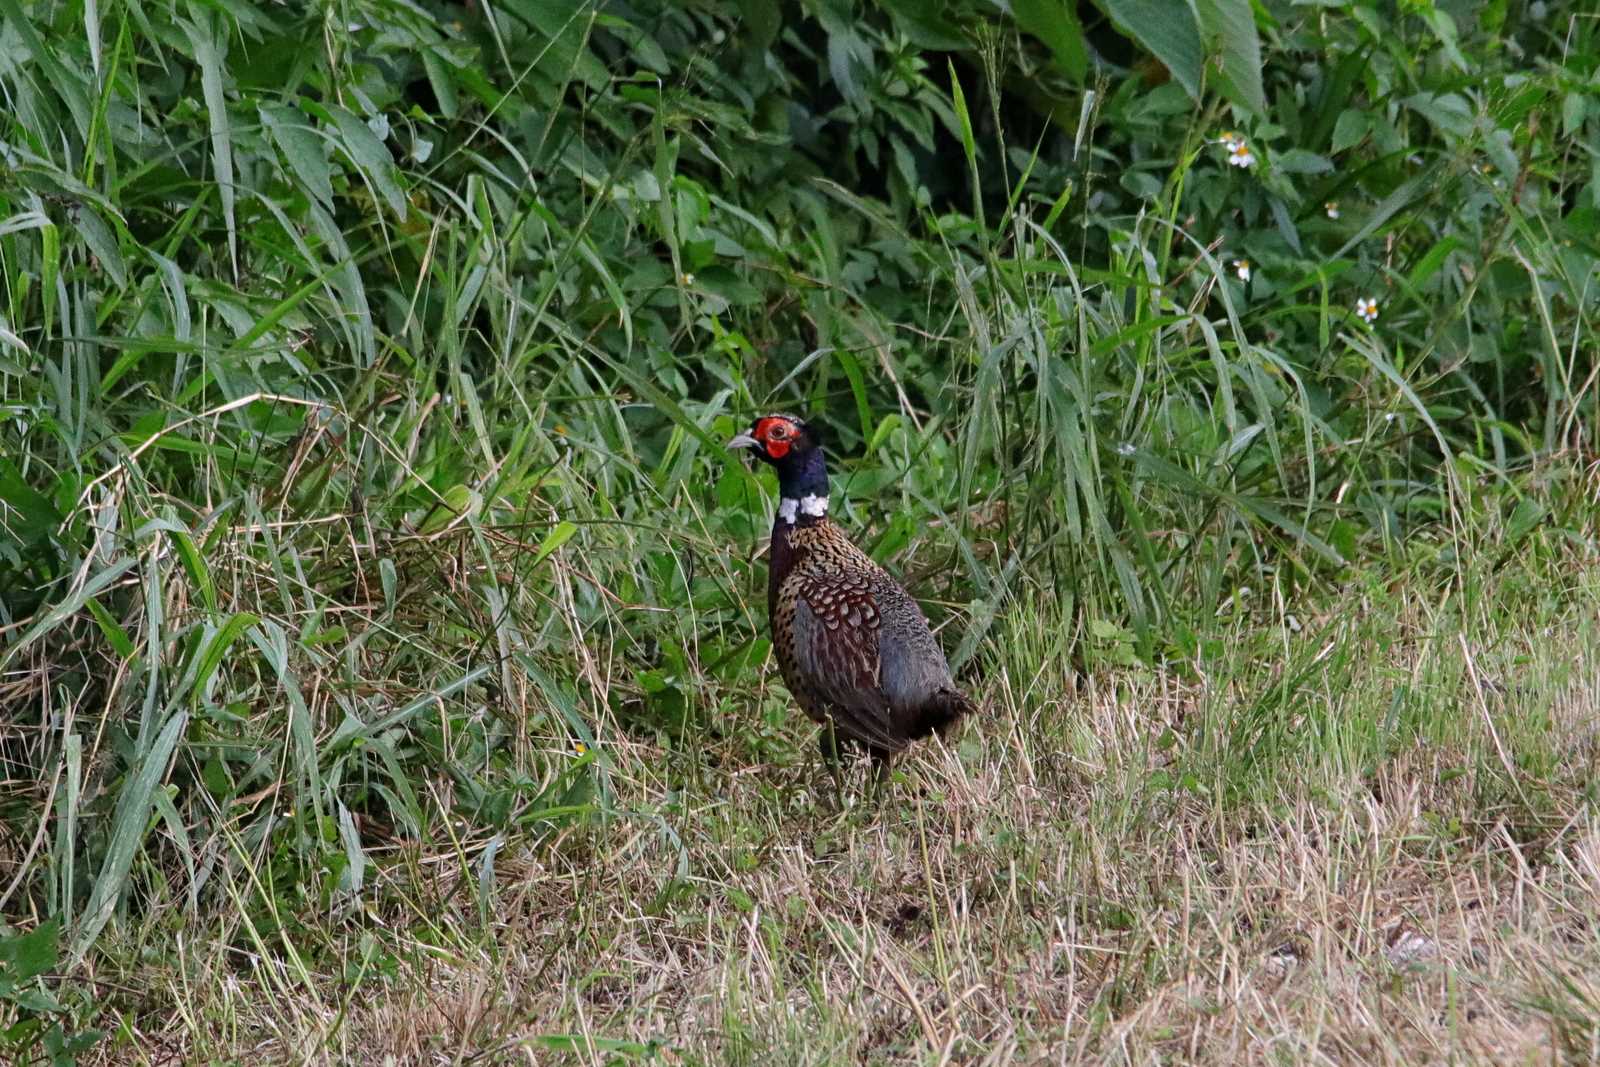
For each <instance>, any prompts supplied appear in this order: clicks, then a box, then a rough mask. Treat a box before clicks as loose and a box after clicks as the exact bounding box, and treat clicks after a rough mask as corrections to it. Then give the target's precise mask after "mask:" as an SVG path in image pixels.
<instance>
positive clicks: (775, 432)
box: [767, 422, 789, 440]
mask: <svg viewBox="0 0 1600 1067" xmlns="http://www.w3.org/2000/svg"><path fill="white" fill-rule="evenodd" d="M767 436H768V437H776V438H778V439H779V440H782V439H783V438H785V437H788V436H789V427H787V426H785V425H784V424H783V423H781V422H780V423H778V424H777V425H776V426H774V427H773V428H772V429H770V430H768V431H767Z"/></svg>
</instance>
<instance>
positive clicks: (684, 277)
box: [678, 273, 694, 285]
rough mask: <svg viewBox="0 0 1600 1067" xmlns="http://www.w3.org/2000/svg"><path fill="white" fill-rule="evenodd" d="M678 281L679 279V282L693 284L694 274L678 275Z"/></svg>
mask: <svg viewBox="0 0 1600 1067" xmlns="http://www.w3.org/2000/svg"><path fill="white" fill-rule="evenodd" d="M678 281H679V283H681V284H683V285H693V284H694V275H693V274H688V273H685V274H682V275H680V276H679V277H678Z"/></svg>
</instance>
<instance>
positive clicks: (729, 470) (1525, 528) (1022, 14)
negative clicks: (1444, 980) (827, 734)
mask: <svg viewBox="0 0 1600 1067" xmlns="http://www.w3.org/2000/svg"><path fill="white" fill-rule="evenodd" d="M1159 6H1160V5H1153V4H1148V3H1135V2H1129V0H1122V2H1112V0H1106V2H1105V3H1103V4H1099V5H1091V4H1082V5H1078V6H1077V7H1076V8H1073V7H1072V6H1071V5H1061V4H1056V3H1051V2H1048V0H1030V2H1028V3H1023V2H1021V0H1014V2H1013V3H1012V4H1011V5H1010V10H1009V11H1007V10H1002V8H1003V7H1004V5H996V4H990V3H984V2H979V0H956V2H950V3H945V4H941V5H925V4H920V3H912V2H906V0H897V2H890V0H883V2H880V3H875V4H874V3H863V4H857V5H851V4H848V3H843V2H837V0H807V2H803V3H780V2H778V0H762V2H754V3H746V2H739V0H703V2H699V3H695V4H689V5H681V4H676V3H667V2H657V0H639V2H635V3H616V4H613V3H599V4H597V3H593V2H587V0H505V2H503V3H488V2H484V0H477V2H473V3H465V4H453V3H446V2H443V0H424V2H420V3H409V2H389V0H370V2H367V0H352V2H349V3H341V4H323V5H294V4H290V5H278V4H251V3H224V4H215V5H202V4H198V3H189V4H178V3H166V2H162V3H154V4H152V3H144V4H140V3H100V4H96V3H93V2H77V0H74V2H64V3H61V2H54V3H44V2H37V0H0V17H3V23H0V98H3V100H4V105H5V106H4V116H3V118H0V706H3V707H4V709H5V715H6V722H5V724H4V727H3V732H0V760H3V761H4V765H5V772H4V775H3V778H4V779H5V785H4V791H3V793H0V825H3V826H4V828H5V837H6V838H7V839H8V840H7V843H6V844H5V845H4V850H3V851H0V883H3V884H0V894H3V897H0V907H3V909H4V912H5V914H7V915H9V916H15V917H17V918H19V919H20V918H22V917H29V918H30V919H44V918H48V919H49V920H51V921H52V922H53V923H55V924H57V926H58V927H59V929H60V931H61V937H62V942H61V948H60V955H61V959H62V961H63V962H62V964H61V966H62V967H66V966H67V964H68V963H76V962H78V961H81V960H83V959H84V958H85V957H86V956H87V955H90V954H92V953H93V952H96V951H99V949H98V948H97V947H96V946H97V940H98V939H100V938H101V936H102V933H103V932H104V931H105V930H106V929H107V924H108V923H109V922H111V921H112V919H113V917H114V916H115V915H116V914H118V913H119V909H120V912H121V913H122V914H124V915H126V916H128V917H129V918H130V919H138V920H139V921H141V922H142V921H146V919H145V918H141V917H150V916H155V917H156V918H153V919H150V920H149V921H157V922H180V921H181V919H177V918H172V917H171V916H170V915H169V916H168V917H166V918H160V917H159V916H160V915H161V908H160V907H159V905H163V904H171V905H173V906H174V907H175V908H176V909H177V910H178V911H184V912H190V913H193V912H194V911H201V910H204V909H210V908H217V907H222V908H228V909H235V910H236V911H237V913H238V915H239V925H238V926H236V927H232V928H231V929H233V931H234V936H235V937H237V938H239V939H240V942H241V943H252V944H255V945H256V946H258V947H260V948H262V949H263V950H266V949H267V947H268V946H271V945H273V944H275V938H277V937H279V936H280V934H281V935H282V936H284V937H286V938H288V939H290V940H292V939H293V930H294V929H295V928H296V927H297V924H299V923H300V922H302V921H305V917H306V916H308V915H311V914H318V913H328V912H332V913H334V914H336V915H345V916H353V915H356V914H357V913H358V912H359V910H360V907H361V902H362V901H363V899H364V898H367V897H370V896H371V894H372V893H373V889H372V885H371V869H372V863H373V860H372V857H371V856H370V855H369V854H368V852H369V850H370V848H371V844H372V842H373V841H374V840H377V839H382V838H383V837H384V835H395V836H397V837H399V838H402V839H408V840H424V841H427V840H434V839H436V838H437V837H438V836H439V835H441V834H446V833H448V832H451V831H449V830H448V829H447V827H449V826H452V825H454V823H453V822H452V820H457V819H461V820H465V823H464V825H466V826H468V827H470V828H471V832H472V833H474V834H479V833H481V834H484V835H487V836H486V838H485V840H486V841H488V842H489V843H487V844H485V843H484V841H482V840H480V841H479V843H478V845H477V846H475V848H474V850H473V854H472V862H473V863H474V864H475V865H476V867H475V870H476V871H477V872H478V875H479V877H480V878H481V882H482V885H483V886H484V887H485V888H484V890H483V891H484V892H485V893H488V892H489V889H488V888H487V887H490V886H492V884H493V879H494V856H495V854H496V851H497V850H498V849H500V848H502V847H504V846H505V843H506V842H507V841H508V840H513V839H514V840H524V841H541V840H544V839H545V838H546V836H547V835H550V834H552V833H554V832H555V831H558V830H560V829H562V828H565V827H569V826H571V825H573V824H575V823H578V824H581V823H583V822H584V821H585V820H588V819H591V818H594V817H598V816H600V815H604V814H607V813H613V814H614V813H616V812H618V811H619V810H620V809H622V808H626V809H627V811H628V812H629V813H630V817H636V818H640V819H644V820H646V821H647V822H648V823H649V825H651V826H654V827H656V832H659V833H661V834H663V835H668V836H670V835H671V834H672V832H673V815H672V811H673V808H672V804H673V802H674V800H673V797H672V796H640V795H637V791H635V792H634V794H633V795H626V796H622V795H620V794H619V790H618V788H617V778H618V776H619V775H620V776H621V777H622V778H624V779H625V778H627V777H628V767H629V765H630V764H631V763H633V762H637V761H640V760H649V759H653V758H656V757H655V756H654V755H652V753H654V754H660V753H665V754H666V756H667V757H668V759H669V763H668V766H669V767H670V768H671V772H670V773H671V774H672V776H673V780H674V783H675V785H674V789H675V790H676V789H685V790H693V789H694V788H695V783H696V781H698V776H699V775H701V774H702V773H703V772H704V768H705V767H706V766H708V765H713V764H717V763H719V761H720V762H727V761H732V762H736V763H749V762H751V761H754V760H767V761H773V762H776V763H779V764H788V763H792V762H794V761H796V760H798V759H800V758H801V757H800V756H799V755H798V748H797V743H801V744H803V740H802V735H803V728H801V727H799V726H798V725H797V724H796V723H795V722H794V721H793V720H792V718H791V717H790V715H789V712H788V708H787V702H786V699H785V698H784V696H783V694H782V693H781V692H779V691H776V690H769V689H768V688H766V684H765V683H766V679H767V677H768V674H769V673H770V670H769V667H768V665H767V656H766V643H765V640H764V632H765V626H764V619H763V618H762V610H761V604H762V596H761V595H760V589H761V584H760V583H761V580H762V574H763V573H764V565H763V563H762V562H761V561H760V560H759V559H756V558H754V550H755V548H756V545H757V544H758V542H759V540H760V537H761V534H762V532H763V531H764V527H765V523H766V521H767V514H768V510H769V507H770V504H771V500H770V497H771V486H770V483H769V482H768V481H766V476H765V475H762V474H758V473H754V472H751V471H750V470H747V469H746V468H745V467H744V466H743V465H742V464H741V463H739V462H738V461H737V460H736V459H731V458H729V457H728V456H726V455H725V454H724V452H723V451H722V449H721V442H722V441H724V440H725V439H726V438H727V437H728V436H729V435H730V434H731V433H733V432H734V431H735V430H736V429H738V428H741V427H742V426H743V425H744V424H745V423H746V420H747V419H748V418H749V417H750V416H751V415H752V414H755V413H758V412H761V411H764V410H768V409H777V408H783V409H794V410H799V411H803V412H806V413H808V414H814V415H815V416H816V417H817V418H818V419H819V420H820V421H822V422H824V423H826V424H827V426H828V427H829V429H830V430H831V431H832V434H833V441H834V449H833V451H834V454H835V456H836V457H837V462H838V463H839V464H841V465H842V470H843V472H844V473H843V476H842V477H840V478H839V479H837V481H838V483H839V486H840V490H841V494H840V495H841V497H842V498H843V499H842V500H841V501H840V507H841V508H842V514H843V517H844V519H845V521H846V522H847V523H849V524H850V526H851V527H852V528H853V529H856V530H858V531H860V532H861V534H862V536H863V538H864V543H865V544H867V545H868V546H869V547H870V548H871V550H872V551H873V553H874V554H875V555H876V556H877V557H878V558H880V559H883V560H884V561H886V562H889V563H891V564H892V565H893V566H895V567H896V568H897V569H899V570H901V571H902V572H904V573H906V574H907V575H908V577H909V579H910V581H909V584H910V585H911V586H912V588H913V589H914V591H916V592H917V593H918V595H920V596H922V597H924V598H927V599H928V600H929V601H931V602H932V605H933V606H932V609H931V612H932V613H933V614H935V615H943V616H948V617H950V619H951V620H952V621H951V624H950V625H949V627H948V628H947V629H946V630H945V643H946V646H947V648H948V649H949V650H950V651H951V652H952V653H953V656H952V661H953V662H954V663H955V664H957V665H958V667H965V668H966V669H967V670H968V671H969V672H975V673H976V674H978V675H981V674H982V672H981V670H975V669H976V668H979V667H981V665H982V664H983V662H984V661H985V658H986V656H988V655H989V653H988V652H987V651H986V650H987V649H989V648H990V647H991V644H990V643H991V642H992V641H993V640H994V639H995V638H996V635H997V633H998V632H999V629H1004V627H1005V625H1006V620H1007V618H1008V613H1011V612H1014V611H1015V610H1017V609H1018V608H1019V607H1021V606H1026V607H1028V608H1029V609H1030V610H1034V611H1039V612H1042V613H1045V614H1047V615H1049V616H1050V617H1052V618H1054V619H1056V620H1058V622H1059V625H1060V626H1061V627H1062V628H1064V630H1065V631H1066V632H1068V633H1071V634H1074V635H1076V640H1075V641H1074V643H1073V647H1072V651H1071V655H1072V657H1073V661H1074V664H1075V665H1076V666H1077V667H1079V668H1081V669H1086V670H1094V669H1098V668H1101V667H1110V666H1118V665H1120V666H1125V667H1134V666H1139V665H1143V666H1147V667H1150V666H1158V665H1163V664H1178V665H1181V664H1194V663H1196V662H1203V661H1204V659H1205V658H1206V657H1207V656H1208V655H1210V654H1212V651H1211V649H1212V647H1213V645H1212V643H1208V641H1209V638H1208V635H1209V634H1211V633H1212V620H1213V617H1214V616H1215V615H1216V613H1217V611H1218V607H1219V605H1222V604H1224V603H1225V602H1227V603H1244V602H1245V599H1246V598H1247V597H1248V596H1249V595H1250V594H1248V593H1246V592H1245V590H1246V589H1247V588H1248V589H1253V590H1255V593H1254V596H1255V598H1256V602H1258V603H1260V604H1261V605H1262V610H1263V611H1278V612H1282V611H1285V610H1294V609H1295V608H1296V605H1297V604H1299V603H1300V602H1301V601H1302V599H1303V598H1308V597H1309V598H1312V599H1314V598H1315V597H1316V596H1318V595H1319V594H1320V593H1324V592H1326V591H1327V590H1329V589H1330V588H1333V587H1336V586H1337V585H1339V584H1340V583H1343V582H1345V581H1347V580H1348V578H1349V575H1350V574H1351V573H1352V571H1351V568H1352V567H1357V568H1359V567H1365V566H1367V565H1369V564H1374V565H1376V564H1377V563H1379V562H1382V561H1388V562H1390V563H1394V562H1398V561H1402V560H1403V561H1405V562H1406V565H1408V566H1416V567H1418V568H1419V572H1420V573H1422V574H1424V575H1427V576H1428V581H1430V582H1438V583H1440V585H1441V586H1445V585H1448V584H1450V583H1451V582H1454V581H1457V580H1458V579H1457V577H1456V572H1455V570H1454V569H1453V568H1454V567H1455V565H1456V563H1457V561H1458V560H1459V559H1460V558H1461V557H1462V556H1463V555H1464V554H1471V553H1474V552H1477V551H1479V550H1480V549H1481V548H1482V547H1483V546H1485V545H1492V550H1493V551H1494V552H1509V551H1511V550H1512V549H1514V548H1517V547H1518V546H1520V545H1523V543H1524V542H1527V541H1528V540H1529V539H1530V538H1531V539H1533V541H1534V542H1536V543H1537V545H1536V551H1540V552H1546V551H1547V552H1551V553H1553V552H1556V551H1558V550H1559V548H1560V546H1561V545H1562V544H1563V542H1566V541H1576V540H1579V539H1581V538H1583V537H1585V536H1592V525H1591V524H1592V522H1593V520H1592V492H1593V490H1592V487H1590V488H1586V487H1585V486H1584V485H1583V483H1582V479H1583V477H1584V469H1583V463H1584V462H1587V461H1591V460H1592V457H1593V449H1594V441H1593V433H1594V429H1595V426H1596V423H1597V420H1600V390H1597V389H1596V374H1597V373H1600V361H1597V358H1596V352H1595V342H1594V332H1593V327H1594V314H1595V309H1596V301H1597V299H1600V287H1597V286H1596V284H1595V281H1596V262H1597V260H1596V256H1597V255H1600V241H1597V238H1600V97H1597V96H1596V94H1595V86H1596V84H1597V79H1600V48H1597V47H1596V41H1595V38H1596V35H1597V34H1600V21H1597V20H1596V19H1594V18H1593V17H1589V16H1586V15H1585V14H1584V13H1583V12H1582V11H1580V10H1579V8H1581V7H1582V5H1577V4H1571V5H1563V4H1561V3H1538V4H1532V5H1524V4H1507V3H1504V2H1498V3H1494V2H1491V3H1487V4H1465V3H1461V4H1456V3H1444V2H1440V3H1433V2H1431V0H1423V2H1407V3H1403V4H1401V5H1399V6H1398V7H1395V6H1393V5H1369V4H1364V3H1344V2H1340V0H1323V2H1319V3H1315V4H1310V3H1285V2H1277V0H1272V2H1268V3H1266V4H1263V5H1258V6H1254V7H1252V5H1249V4H1244V3H1232V2H1225V0H1206V2H1202V3H1199V4H1197V5H1196V9H1195V11H1196V13H1195V16H1194V17H1195V18H1196V20H1197V22H1196V25H1195V26H1193V27H1186V26H1178V27H1177V28H1174V27H1173V26H1170V25H1167V24H1166V23H1165V22H1164V21H1163V20H1162V19H1160V18H1157V17H1154V16H1153V11H1154V9H1156V8H1158V7H1159ZM1241 12H1242V15H1241ZM1213 55H1214V56H1215V58H1216V62H1211V61H1210V59H1209V58H1208V57H1211V56H1213ZM1257 57H1259V61H1258V59H1257ZM1366 301H1371V302H1373V303H1372V306H1373V307H1375V310H1376V316H1375V320H1373V321H1367V320H1368V319H1369V318H1372V316H1370V315H1368V316H1363V315H1360V314H1358V308H1359V309H1362V310H1365V309H1366V308H1367V307H1368V305H1367V304H1366V303H1364V302H1366ZM1230 598H1232V599H1230ZM997 628H998V629H997ZM623 792H626V791H623ZM685 862H687V860H685ZM28 925H29V927H30V928H31V927H32V923H31V922H30V923H29V924H28ZM39 929H41V930H45V931H47V932H50V936H51V937H52V938H53V937H54V933H53V931H54V930H55V929H56V927H51V926H45V927H39ZM286 930H287V931H288V932H284V931H286ZM30 936H36V935H30ZM29 944H30V945H33V942H30V943H29ZM35 947H37V946H35ZM25 948H26V946H25ZM26 950H27V951H30V952H31V951H33V949H32V948H27V949H26ZM17 951H22V950H17ZM53 951H54V950H50V951H46V952H44V953H43V956H42V957H40V958H49V959H53V958H54V956H53ZM37 973H39V969H38V968H36V969H35V970H34V971H33V972H32V974H37ZM30 977H31V975H30ZM13 993H14V989H13V987H12V986H9V985H5V984H0V1000H6V1002H7V1003H10V1001H9V1000H7V998H10V997H12V996H13ZM57 1008H59V1005H50V1004H40V1003H35V1002H32V1001H30V1002H27V1003H25V1004H24V1005H23V1007H22V1008H21V1009H19V1010H23V1011H24V1012H25V1013H33V1014H34V1015H36V1016H37V1017H38V1018H39V1019H41V1020H46V1019H55V1018H56V1017H57V1016H58V1015H59V1014H60V1013H59V1012H58V1011H57V1010H56V1009H57ZM62 1017H63V1018H64V1016H62ZM41 1025H43V1024H42V1023H41ZM51 1025H57V1024H55V1023H52V1024H51ZM71 1029H72V1027H71V1026H70V1025H67V1026H66V1027H65V1029H64V1030H63V1029H61V1028H60V1027H59V1026H58V1029H57V1031H53V1033H55V1037H53V1038H52V1039H51V1040H53V1041H55V1042H56V1043H57V1045H58V1046H60V1047H62V1048H66V1043H67V1038H66V1037H65V1036H63V1035H64V1034H65V1033H66V1032H68V1031H70V1030H71ZM31 1033H32V1032H31V1031H27V1032H24V1033H22V1034H21V1037H22V1038H26V1039H29V1040H31V1036H30V1035H31ZM60 1055H62V1056H68V1055H70V1052H68V1051H64V1052H61V1053H60Z"/></svg>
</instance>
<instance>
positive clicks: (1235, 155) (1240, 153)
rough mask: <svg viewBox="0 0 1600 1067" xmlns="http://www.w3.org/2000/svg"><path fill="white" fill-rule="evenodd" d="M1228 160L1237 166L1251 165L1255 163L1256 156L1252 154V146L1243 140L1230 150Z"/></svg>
mask: <svg viewBox="0 0 1600 1067" xmlns="http://www.w3.org/2000/svg"><path fill="white" fill-rule="evenodd" d="M1228 162H1229V163H1231V164H1232V165H1233V166H1235V167H1251V166H1254V165H1255V162H1256V157H1255V156H1253V155H1251V154H1250V148H1249V146H1248V145H1246V144H1245V143H1244V142H1243V141H1240V142H1239V143H1238V144H1236V145H1234V146H1233V147H1232V148H1230V149H1229V150H1228Z"/></svg>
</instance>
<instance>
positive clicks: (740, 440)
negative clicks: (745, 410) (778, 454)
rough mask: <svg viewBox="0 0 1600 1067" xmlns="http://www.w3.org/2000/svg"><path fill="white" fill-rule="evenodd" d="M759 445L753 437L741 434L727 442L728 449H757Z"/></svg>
mask: <svg viewBox="0 0 1600 1067" xmlns="http://www.w3.org/2000/svg"><path fill="white" fill-rule="evenodd" d="M760 444H761V442H760V441H757V440H756V439H755V438H754V437H751V436H750V435H749V434H747V433H742V434H740V435H739V436H737V437H735V438H734V439H733V440H731V441H729V442H728V447H729V448H756V447H759V446H760Z"/></svg>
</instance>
